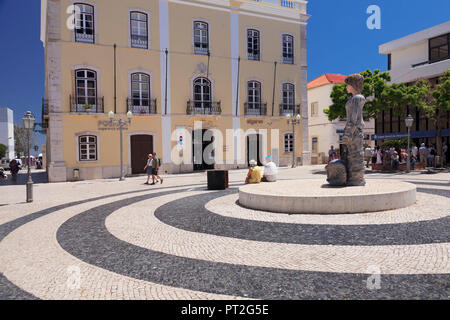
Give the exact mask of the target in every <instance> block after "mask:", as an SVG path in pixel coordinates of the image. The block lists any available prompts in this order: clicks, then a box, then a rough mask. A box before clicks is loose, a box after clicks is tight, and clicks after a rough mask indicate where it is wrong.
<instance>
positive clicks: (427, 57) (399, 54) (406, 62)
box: [379, 21, 450, 83]
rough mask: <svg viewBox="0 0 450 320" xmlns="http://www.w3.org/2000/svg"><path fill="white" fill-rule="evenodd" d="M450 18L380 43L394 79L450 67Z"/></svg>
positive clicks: (412, 77) (409, 78)
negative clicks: (441, 22)
mask: <svg viewBox="0 0 450 320" xmlns="http://www.w3.org/2000/svg"><path fill="white" fill-rule="evenodd" d="M449 44H450V21H448V22H445V23H443V24H440V25H437V26H434V27H432V28H429V29H425V30H423V31H420V32H416V33H413V34H411V35H409V36H406V37H403V38H400V39H397V40H393V41H391V42H388V43H385V44H382V45H380V47H379V52H380V54H386V55H387V56H388V70H389V73H390V74H391V78H392V82H393V83H400V82H405V83H407V82H413V81H416V80H419V79H424V78H426V79H430V78H434V77H438V76H440V75H442V74H443V73H444V72H445V71H446V70H448V69H450V53H449Z"/></svg>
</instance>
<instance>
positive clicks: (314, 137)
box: [311, 136, 319, 154]
mask: <svg viewBox="0 0 450 320" xmlns="http://www.w3.org/2000/svg"><path fill="white" fill-rule="evenodd" d="M314 139H317V141H316V152H314V143H313V140H314ZM311 153H314V154H316V153H319V137H316V136H313V137H311Z"/></svg>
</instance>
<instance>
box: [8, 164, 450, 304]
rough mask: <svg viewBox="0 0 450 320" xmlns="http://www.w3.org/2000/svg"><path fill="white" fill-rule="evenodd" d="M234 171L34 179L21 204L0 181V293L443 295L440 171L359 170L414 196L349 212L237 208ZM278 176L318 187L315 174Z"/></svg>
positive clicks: (446, 200)
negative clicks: (212, 177)
mask: <svg viewBox="0 0 450 320" xmlns="http://www.w3.org/2000/svg"><path fill="white" fill-rule="evenodd" d="M245 175H246V170H236V171H230V189H229V190H226V191H208V190H206V174H205V173H194V174H182V175H168V176H165V177H164V176H163V178H164V184H163V185H159V184H157V185H154V186H148V185H144V184H143V183H144V182H145V180H146V178H145V177H142V176H141V177H130V178H127V179H126V181H124V182H119V181H117V180H116V179H104V180H93V181H79V182H69V183H56V184H47V183H44V181H45V179H41V180H38V183H36V184H35V185H34V199H35V201H34V202H32V203H26V202H24V200H25V186H24V185H21V184H17V185H14V184H8V185H0V194H1V196H0V299H248V298H257V299H260V298H262V299H448V298H449V294H450V285H449V283H450V281H449V280H450V264H449V256H450V241H449V240H450V217H449V215H450V183H449V181H450V173H448V172H441V173H437V174H425V173H421V172H413V173H410V174H408V175H406V174H404V173H400V174H392V173H391V174H379V173H372V172H368V174H367V175H366V178H367V179H390V180H391V179H392V180H397V181H406V182H410V183H414V184H415V185H416V186H417V202H416V203H415V204H414V205H413V206H410V207H408V208H403V209H398V210H389V211H384V212H372V213H360V214H348V215H312V214H311V215H286V214H280V213H269V212H260V211H255V210H249V209H246V208H243V207H241V206H239V204H238V203H237V188H238V187H239V186H240V185H242V182H243V180H244V177H245ZM279 178H280V179H299V183H301V181H302V179H321V180H324V181H325V179H326V177H325V172H324V168H323V166H305V167H298V168H295V169H291V168H280V172H279ZM374 277H375V278H374ZM373 279H379V280H380V281H379V287H377V286H375V287H374V283H373V282H372V281H373ZM375 283H376V281H375Z"/></svg>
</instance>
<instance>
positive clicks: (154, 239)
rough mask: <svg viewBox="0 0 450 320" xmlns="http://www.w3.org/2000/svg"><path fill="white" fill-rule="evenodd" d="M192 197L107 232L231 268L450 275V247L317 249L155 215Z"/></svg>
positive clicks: (111, 225)
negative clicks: (210, 230) (215, 231)
mask: <svg viewBox="0 0 450 320" xmlns="http://www.w3.org/2000/svg"><path fill="white" fill-rule="evenodd" d="M186 196H187V195H186V194H182V193H179V194H176V195H174V194H170V195H167V196H161V197H158V198H151V199H147V200H144V201H140V202H138V203H135V204H132V205H129V206H126V207H122V208H120V209H118V210H116V211H115V212H113V213H112V214H111V215H109V216H108V218H107V219H106V221H105V224H106V228H107V229H108V231H109V232H111V233H112V234H113V235H114V236H115V237H117V238H118V239H120V240H123V241H125V242H128V243H130V244H133V245H136V246H139V247H142V248H146V249H150V250H153V251H158V252H162V253H166V254H171V255H175V256H181V257H186V258H192V259H200V260H208V261H214V262H223V263H229V264H243V265H251V266H259V267H267V268H281V269H290V270H305V271H321V272H339V273H364V272H366V269H367V267H368V264H369V263H370V265H377V266H378V267H379V268H380V272H381V273H382V274H437V273H450V264H449V255H450V243H436V244H423V245H408V246H314V245H299V244H291V243H273V242H258V241H249V240H242V239H234V238H225V237H219V236H215V235H210V234H206V233H194V232H189V231H184V230H181V229H176V228H173V227H171V226H169V225H166V224H164V223H162V222H161V221H160V220H158V219H157V218H156V217H155V216H154V211H155V210H156V209H157V208H158V207H159V206H161V205H163V204H164V203H166V202H167V201H171V200H172V201H173V200H175V199H177V198H178V199H179V198H182V197H186ZM220 198H224V197H220ZM351 216H353V215H351ZM205 223H209V222H208V221H206V222H205ZM431 257H433V258H434V259H431Z"/></svg>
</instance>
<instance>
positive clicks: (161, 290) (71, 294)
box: [0, 188, 236, 300]
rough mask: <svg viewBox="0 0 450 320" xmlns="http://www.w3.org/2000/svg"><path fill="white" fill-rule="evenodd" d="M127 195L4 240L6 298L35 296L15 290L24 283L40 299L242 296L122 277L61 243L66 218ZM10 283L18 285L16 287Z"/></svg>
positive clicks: (51, 217) (0, 256)
mask: <svg viewBox="0 0 450 320" xmlns="http://www.w3.org/2000/svg"><path fill="white" fill-rule="evenodd" d="M178 189H179V190H180V189H181V188H178ZM179 190H174V191H175V192H176V191H179ZM182 190H185V189H182ZM155 194H156V193H155ZM126 196H127V195H121V196H117V197H112V198H107V199H102V200H97V201H94V202H89V203H83V204H80V205H77V206H72V207H70V208H66V209H63V210H60V211H54V212H52V214H48V215H45V216H43V217H41V218H40V219H35V220H34V221H31V222H29V223H27V224H25V225H23V226H21V227H20V228H17V229H16V230H14V231H13V232H12V233H10V234H9V235H8V236H7V237H5V238H4V239H3V240H2V241H1V242H0V272H2V273H3V274H4V278H5V283H6V286H7V287H6V289H7V290H3V289H4V288H5V286H2V279H3V278H2V277H1V276H0V292H1V294H0V296H1V297H2V298H5V299H32V298H33V297H30V295H26V292H25V293H24V292H23V291H22V292H17V290H15V289H14V288H19V287H20V288H21V289H23V290H24V291H27V292H30V293H32V294H33V295H34V296H35V297H38V298H40V299H57V300H60V299H178V300H180V299H183V300H186V299H188V300H192V299H195V300H197V299H203V300H204V299H236V297H233V296H225V295H215V294H207V293H203V292H198V291H192V290H186V289H180V288H174V287H170V286H164V285H160V284H156V283H152V282H148V281H143V280H139V279H133V278H131V277H126V276H124V275H119V274H116V273H114V272H111V271H107V270H105V269H103V268H99V267H97V266H93V265H89V264H87V263H85V262H83V261H81V260H79V259H77V258H76V257H74V256H72V255H70V254H69V253H68V252H67V251H65V250H63V249H62V248H61V247H60V246H59V244H58V242H57V240H56V233H57V230H58V228H59V227H60V226H61V225H62V224H63V223H64V222H65V221H67V220H68V219H70V218H71V217H73V216H75V215H78V214H80V213H82V212H84V211H86V210H88V209H92V208H94V207H96V206H99V205H102V204H105V203H107V202H108V201H115V200H119V199H123V198H125V197H126ZM68 268H70V269H71V270H73V269H74V268H75V269H78V270H79V276H80V277H79V280H80V281H79V285H80V287H78V288H76V287H75V288H74V287H72V285H73V282H72V281H69V280H71V279H72V280H73V279H74V277H71V276H70V274H69V273H68V271H69V270H68ZM6 277H7V278H8V279H6ZM69 278H70V279H69ZM12 283H14V285H13V284H12ZM69 284H72V285H70V286H69ZM10 285H13V286H15V287H14V288H11V287H10Z"/></svg>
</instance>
